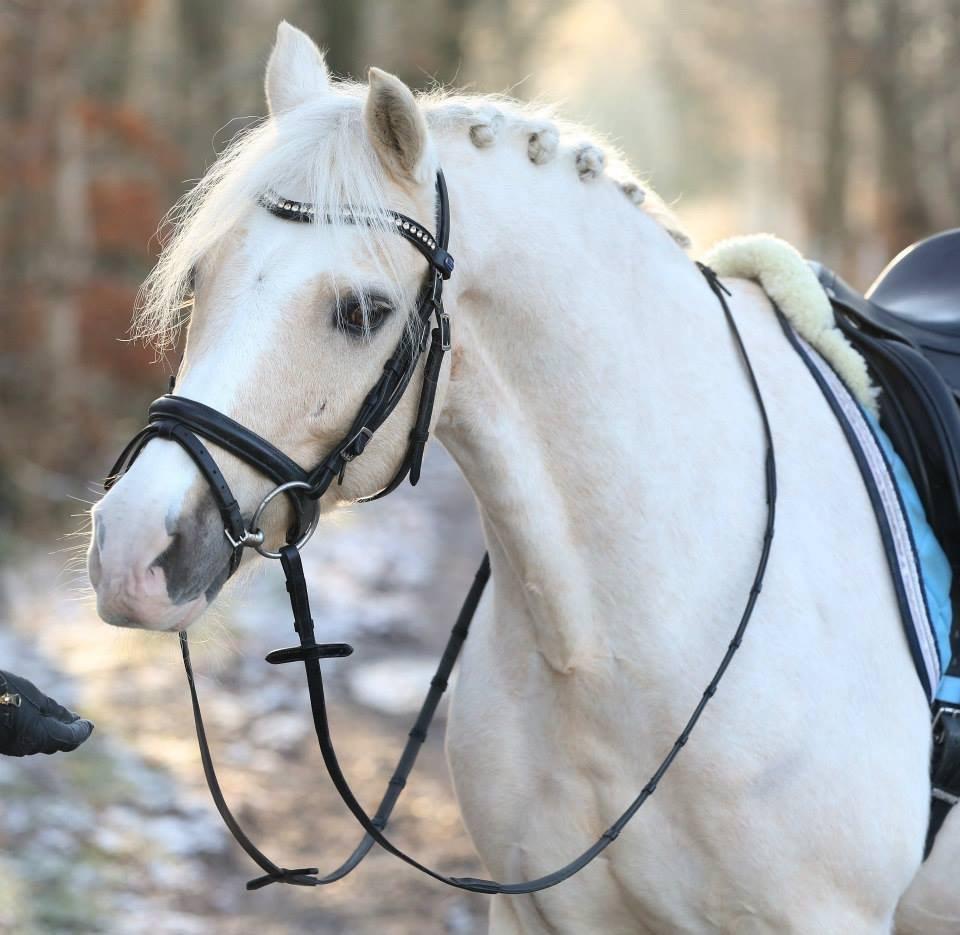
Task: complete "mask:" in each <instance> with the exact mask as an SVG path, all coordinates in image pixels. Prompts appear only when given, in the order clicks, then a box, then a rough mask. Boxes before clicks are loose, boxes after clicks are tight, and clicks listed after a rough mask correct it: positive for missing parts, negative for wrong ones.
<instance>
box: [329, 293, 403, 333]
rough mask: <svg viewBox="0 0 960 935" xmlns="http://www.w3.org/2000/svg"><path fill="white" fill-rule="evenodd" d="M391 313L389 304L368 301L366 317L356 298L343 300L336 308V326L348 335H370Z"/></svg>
mask: <svg viewBox="0 0 960 935" xmlns="http://www.w3.org/2000/svg"><path fill="white" fill-rule="evenodd" d="M390 312H391V308H390V304H389V303H388V302H384V301H382V300H379V299H372V300H368V302H367V304H366V316H364V306H363V303H361V302H360V300H359V299H357V298H356V297H353V296H351V297H350V298H347V299H343V300H342V301H341V302H340V304H339V305H338V306H337V312H336V324H337V327H338V328H340V330H341V331H345V332H346V333H347V334H350V335H362V334H365V333H372V332H374V331H376V330H377V328H379V327H380V326H381V325H382V324H383V323H384V321H386V318H387V315H389V314H390Z"/></svg>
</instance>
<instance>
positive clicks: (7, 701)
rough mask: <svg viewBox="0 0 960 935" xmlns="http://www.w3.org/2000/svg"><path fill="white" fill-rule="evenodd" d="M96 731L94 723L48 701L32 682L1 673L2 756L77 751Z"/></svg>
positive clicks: (0, 733) (0, 716)
mask: <svg viewBox="0 0 960 935" xmlns="http://www.w3.org/2000/svg"><path fill="white" fill-rule="evenodd" d="M92 731H93V724H92V723H91V722H90V721H88V720H86V719H85V718H82V717H80V716H79V715H77V714H74V713H73V712H72V711H68V710H67V709H66V708H64V707H63V706H62V705H59V704H57V702H55V701H54V700H53V699H52V698H48V697H47V696H46V695H45V694H44V693H43V692H42V691H40V689H39V688H37V687H36V685H34V684H33V683H32V682H28V681H27V680H26V679H24V678H20V676H18V675H13V674H11V673H10V672H4V671H2V670H0V753H6V754H7V755H8V756H29V755H30V754H31V753H56V752H57V751H67V750H75V749H76V748H77V747H79V746H80V744H82V743H83V742H84V740H86V739H87V738H88V737H89V736H90V734H91V733H92Z"/></svg>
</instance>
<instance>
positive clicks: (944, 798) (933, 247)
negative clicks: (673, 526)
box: [810, 229, 960, 857]
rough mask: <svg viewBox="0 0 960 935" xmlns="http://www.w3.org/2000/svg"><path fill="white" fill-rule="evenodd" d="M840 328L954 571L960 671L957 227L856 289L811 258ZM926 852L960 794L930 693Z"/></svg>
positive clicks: (955, 729) (958, 670)
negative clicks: (868, 377)
mask: <svg viewBox="0 0 960 935" xmlns="http://www.w3.org/2000/svg"><path fill="white" fill-rule="evenodd" d="M810 265H811V266H812V267H813V270H814V272H815V273H816V274H817V278H818V279H819V280H820V283H821V285H822V286H823V288H824V290H825V291H826V293H827V296H828V297H829V299H830V302H831V304H832V305H833V310H834V315H835V318H836V322H837V326H838V327H839V328H840V330H841V331H842V332H843V333H844V335H846V337H847V339H848V340H849V341H850V343H851V344H852V345H853V346H854V347H855V348H856V349H857V350H858V351H859V352H860V353H861V354H862V355H863V357H864V358H865V360H866V362H867V366H868V367H869V368H870V371H871V374H872V376H873V378H874V379H875V381H876V382H877V384H878V385H879V386H880V388H881V390H882V391H883V392H882V395H881V397H880V424H881V426H882V427H883V429H884V431H886V433H887V434H888V435H889V436H890V440H891V442H892V443H893V446H894V448H895V449H896V451H897V453H898V454H899V455H900V457H901V458H902V459H903V461H904V464H905V465H906V467H907V470H909V472H910V474H911V476H912V478H913V480H914V483H915V485H916V488H917V492H918V493H919V495H920V499H921V500H922V502H923V506H924V509H925V511H926V514H927V520H928V522H929V523H930V526H931V527H932V528H933V531H934V533H935V535H936V536H937V539H938V541H939V542H940V545H941V547H942V548H943V550H944V552H945V553H946V555H947V558H948V560H949V562H950V566H951V569H952V571H953V585H952V588H951V594H950V600H951V604H952V605H953V624H952V626H951V632H950V649H951V659H950V661H949V663H948V664H945V667H944V675H950V676H960V229H956V230H951V231H945V232H943V233H941V234H936V235H935V236H933V237H929V238H927V239H926V240H923V241H921V242H920V243H917V244H914V245H913V246H912V247H908V248H907V249H906V250H904V251H903V252H902V253H901V254H900V255H899V256H897V257H896V258H895V259H894V260H893V261H892V262H891V263H890V265H889V266H887V268H886V269H885V270H884V271H883V272H882V273H881V274H880V277H879V278H878V279H877V281H876V282H875V283H874V284H873V285H872V286H871V287H870V289H869V290H868V291H867V293H866V295H860V293H859V292H857V291H856V290H855V289H853V288H852V287H851V286H850V285H848V284H847V283H846V282H844V281H843V280H842V279H841V278H840V277H839V276H838V275H837V274H836V273H835V272H833V271H832V270H830V269H828V268H827V267H825V266H822V265H821V264H819V263H811V264H810ZM931 785H932V798H931V810H930V825H929V828H928V831H927V841H926V848H925V853H924V856H925V857H926V856H928V855H929V853H930V851H931V849H932V848H933V844H934V840H935V838H936V835H937V832H938V831H939V830H940V828H941V827H942V825H943V822H944V820H945V819H946V816H947V814H948V813H949V811H950V809H951V808H952V807H953V806H954V805H956V804H957V803H958V801H960V708H958V707H957V706H956V705H953V704H950V703H947V702H943V701H936V700H935V701H934V715H933V751H932V759H931Z"/></svg>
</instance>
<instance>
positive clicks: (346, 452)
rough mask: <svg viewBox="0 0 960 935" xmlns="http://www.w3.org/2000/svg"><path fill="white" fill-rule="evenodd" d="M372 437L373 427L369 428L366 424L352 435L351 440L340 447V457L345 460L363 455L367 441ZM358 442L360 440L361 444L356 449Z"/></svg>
mask: <svg viewBox="0 0 960 935" xmlns="http://www.w3.org/2000/svg"><path fill="white" fill-rule="evenodd" d="M361 438H362V439H363V441H362V442H360V439H361ZM371 438H373V429H370V428H367V426H365V425H364V426H363V427H362V428H360V429H359V430H358V431H357V432H356V434H354V435H353V436H352V437H351V439H350V441H348V442H347V443H346V444H345V445H344V446H343V448H341V449H340V457H341V458H343V460H344V461H352V460H353V459H354V458H356V457H357V456H358V455H362V454H363V449H364V448H366V447H367V442H369V441H370V439H371ZM357 442H360V444H359V445H358V446H357V450H356V451H354V450H353V447H354V445H357Z"/></svg>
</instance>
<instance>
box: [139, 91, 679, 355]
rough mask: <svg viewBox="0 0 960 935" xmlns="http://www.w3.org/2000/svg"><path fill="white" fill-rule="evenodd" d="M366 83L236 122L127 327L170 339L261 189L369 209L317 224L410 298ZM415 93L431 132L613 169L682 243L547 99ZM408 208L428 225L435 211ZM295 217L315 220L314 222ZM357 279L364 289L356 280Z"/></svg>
mask: <svg viewBox="0 0 960 935" xmlns="http://www.w3.org/2000/svg"><path fill="white" fill-rule="evenodd" d="M366 94H367V86H366V85H362V84H358V83H355V82H349V81H335V82H333V83H331V85H330V87H329V89H328V90H327V91H325V92H324V93H323V94H319V95H318V96H317V98H316V100H311V101H309V102H307V103H305V104H302V105H300V106H297V107H295V108H293V109H291V110H287V111H281V112H280V113H278V114H273V115H271V116H270V117H269V118H267V119H266V120H264V121H263V122H261V123H259V124H257V125H255V126H254V127H252V128H250V129H247V130H245V131H242V132H241V133H240V134H238V136H237V137H236V138H235V139H234V140H233V141H232V142H231V143H230V144H229V145H228V146H227V148H226V149H225V150H224V152H223V153H222V154H221V155H220V157H219V158H218V159H217V160H216V162H215V163H214V164H213V165H212V166H211V168H210V169H209V171H208V172H207V173H206V174H205V175H204V177H203V178H202V179H201V180H200V181H199V182H198V183H197V185H196V186H195V187H194V188H193V189H191V190H190V191H189V192H187V193H186V194H185V195H184V196H183V197H182V198H181V199H180V200H179V201H178V202H177V203H176V205H174V207H173V208H172V209H171V211H170V212H169V214H168V215H167V217H166V219H165V222H164V225H163V226H162V229H161V230H162V233H165V234H166V235H167V236H166V238H165V240H166V242H165V244H164V246H163V249H162V252H161V254H160V256H159V258H158V260H157V263H156V265H155V266H154V268H153V270H152V271H151V272H150V274H149V275H148V276H147V278H146V280H145V281H144V283H143V286H142V288H141V290H140V294H139V299H138V304H137V312H136V315H135V318H134V322H133V328H132V333H133V337H134V338H136V339H141V340H145V341H151V342H153V343H154V345H155V346H156V348H157V350H158V351H160V352H162V351H164V350H166V349H168V348H169V347H171V346H172V345H173V343H174V342H175V341H176V338H177V335H178V333H179V331H180V328H181V327H182V326H183V325H184V324H185V323H186V321H187V320H188V319H189V313H190V308H191V305H192V289H191V281H192V277H193V274H194V270H195V269H197V268H198V266H200V265H201V264H202V262H203V260H204V258H205V257H207V256H209V255H211V254H212V253H213V252H214V251H215V250H216V248H217V246H218V245H219V244H220V243H221V242H223V240H224V238H225V237H226V236H227V235H228V234H229V233H230V232H231V231H232V230H233V229H234V228H236V227H237V226H238V225H239V224H240V223H241V222H242V220H243V218H244V217H245V216H247V214H248V212H250V211H252V210H263V209H258V208H257V203H258V201H259V199H260V198H261V197H262V196H264V195H265V194H267V193H270V192H274V193H276V194H278V195H280V196H281V197H283V198H288V199H294V200H296V201H299V202H309V203H310V204H312V205H313V206H314V207H315V209H316V212H317V214H319V215H329V216H330V217H332V218H335V217H337V216H339V215H342V214H345V213H350V212H356V213H361V214H363V215H365V216H367V217H369V218H370V221H369V223H365V224H363V225H341V224H335V223H334V224H329V225H323V226H324V227H325V228H327V229H328V230H331V231H332V236H333V243H334V246H335V247H336V245H337V239H338V235H340V236H342V234H343V232H344V231H350V232H351V233H352V234H354V236H353V237H352V239H351V241H350V243H351V244H352V245H354V246H356V245H357V244H359V245H360V247H361V249H363V250H364V251H365V253H366V254H367V255H368V256H369V257H370V258H371V259H372V260H373V262H374V265H375V268H376V269H377V271H378V273H379V274H380V275H381V278H382V280H383V283H384V284H385V285H386V286H387V288H388V291H389V295H388V298H389V299H390V301H391V302H392V303H393V304H394V305H395V306H396V307H397V308H402V307H408V306H409V305H410V301H411V299H412V296H409V295H407V296H405V295H404V294H403V290H402V289H401V286H400V282H399V276H398V274H397V269H396V268H395V264H394V263H393V261H392V259H391V258H392V256H395V253H394V252H393V249H395V244H393V243H392V242H393V241H395V240H396V233H395V231H394V229H393V221H392V219H391V216H390V214H389V211H390V210H391V205H390V203H389V201H390V199H389V195H388V192H389V190H390V188H389V177H388V175H387V171H386V170H385V168H384V166H383V164H382V162H381V160H380V159H379V157H378V156H377V153H376V151H375V149H374V146H373V143H372V141H371V140H370V138H369V135H368V133H367V132H366V128H365V125H364V114H363V103H364V100H365V98H366ZM418 103H419V104H420V106H421V107H422V108H423V110H424V113H425V116H426V118H427V122H428V125H429V126H430V128H431V129H432V130H434V131H435V132H437V133H453V132H464V133H466V134H468V136H469V139H470V140H471V142H472V143H473V144H474V145H475V146H477V147H481V148H483V147H487V146H493V145H510V144H511V142H516V141H520V143H521V144H522V145H523V147H524V150H525V152H524V155H525V156H526V158H527V159H529V160H530V161H531V162H533V163H534V164H537V165H542V164H545V163H547V162H550V161H552V160H554V159H564V158H569V160H570V162H571V163H572V167H573V168H574V170H575V172H576V174H577V176H578V177H579V178H580V180H581V181H583V182H590V181H593V180H596V179H600V178H606V179H608V180H612V182H613V183H614V184H616V185H618V186H619V187H620V188H621V190H622V191H623V193H624V194H625V195H626V197H627V198H629V199H630V200H631V201H632V202H633V203H634V204H636V205H637V206H638V207H640V208H641V209H642V210H644V211H645V212H646V213H648V214H650V215H651V216H652V217H653V218H654V219H655V220H656V221H658V223H660V224H661V225H662V226H663V227H664V228H665V229H666V230H667V231H668V232H669V233H670V235H671V236H672V237H673V238H674V239H675V240H676V241H677V242H678V243H680V244H681V246H684V247H687V246H689V244H690V241H689V238H688V237H687V235H686V234H685V233H684V232H683V231H682V230H681V228H680V225H679V223H678V222H677V220H676V218H675V216H674V215H673V213H672V211H670V209H669V208H668V207H667V206H666V205H665V204H664V203H663V201H662V200H661V199H660V198H659V197H658V196H657V195H656V193H654V192H653V191H651V190H650V189H649V188H647V187H646V186H644V185H642V184H641V183H640V182H638V181H637V180H636V179H635V178H634V177H633V175H632V174H631V173H630V170H629V167H628V166H627V164H626V162H625V161H624V160H623V158H622V157H621V156H620V155H619V153H617V152H616V150H615V149H613V148H612V147H611V146H609V144H606V143H603V142H602V141H600V140H599V139H598V138H597V137H596V136H595V135H591V134H589V133H588V132H587V131H585V130H584V129H583V128H582V127H579V126H577V125H576V124H573V123H568V122H565V121H561V120H558V119H557V118H555V117H554V116H553V114H552V113H551V112H550V111H549V110H548V109H546V108H544V107H542V106H539V105H529V104H528V105H525V104H521V103H519V102H516V101H513V100H511V99H509V98H505V97H502V96H497V95H488V96H481V95H460V94H450V93H447V92H445V91H443V90H434V91H431V92H429V93H427V94H424V95H421V96H420V98H419V101H418ZM421 168H422V171H423V176H424V180H427V179H430V178H432V177H433V175H434V174H435V173H436V169H437V158H436V155H435V151H434V150H433V148H432V147H431V148H430V149H429V150H428V153H427V156H426V158H425V159H424V160H423V163H422V167H421ZM418 220H420V221H421V223H423V224H424V225H425V226H426V227H428V229H430V230H433V229H434V226H435V222H434V219H433V218H420V219H418ZM303 227H304V228H306V229H310V228H313V229H314V230H316V229H318V228H319V227H320V225H318V224H304V225H303ZM434 232H435V231H434ZM357 235H358V236H357ZM162 239H163V238H162ZM328 242H329V241H328ZM391 247H393V249H391ZM356 285H359V284H356ZM355 291H356V292H357V294H359V295H362V294H363V290H362V289H356V290H355Z"/></svg>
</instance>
